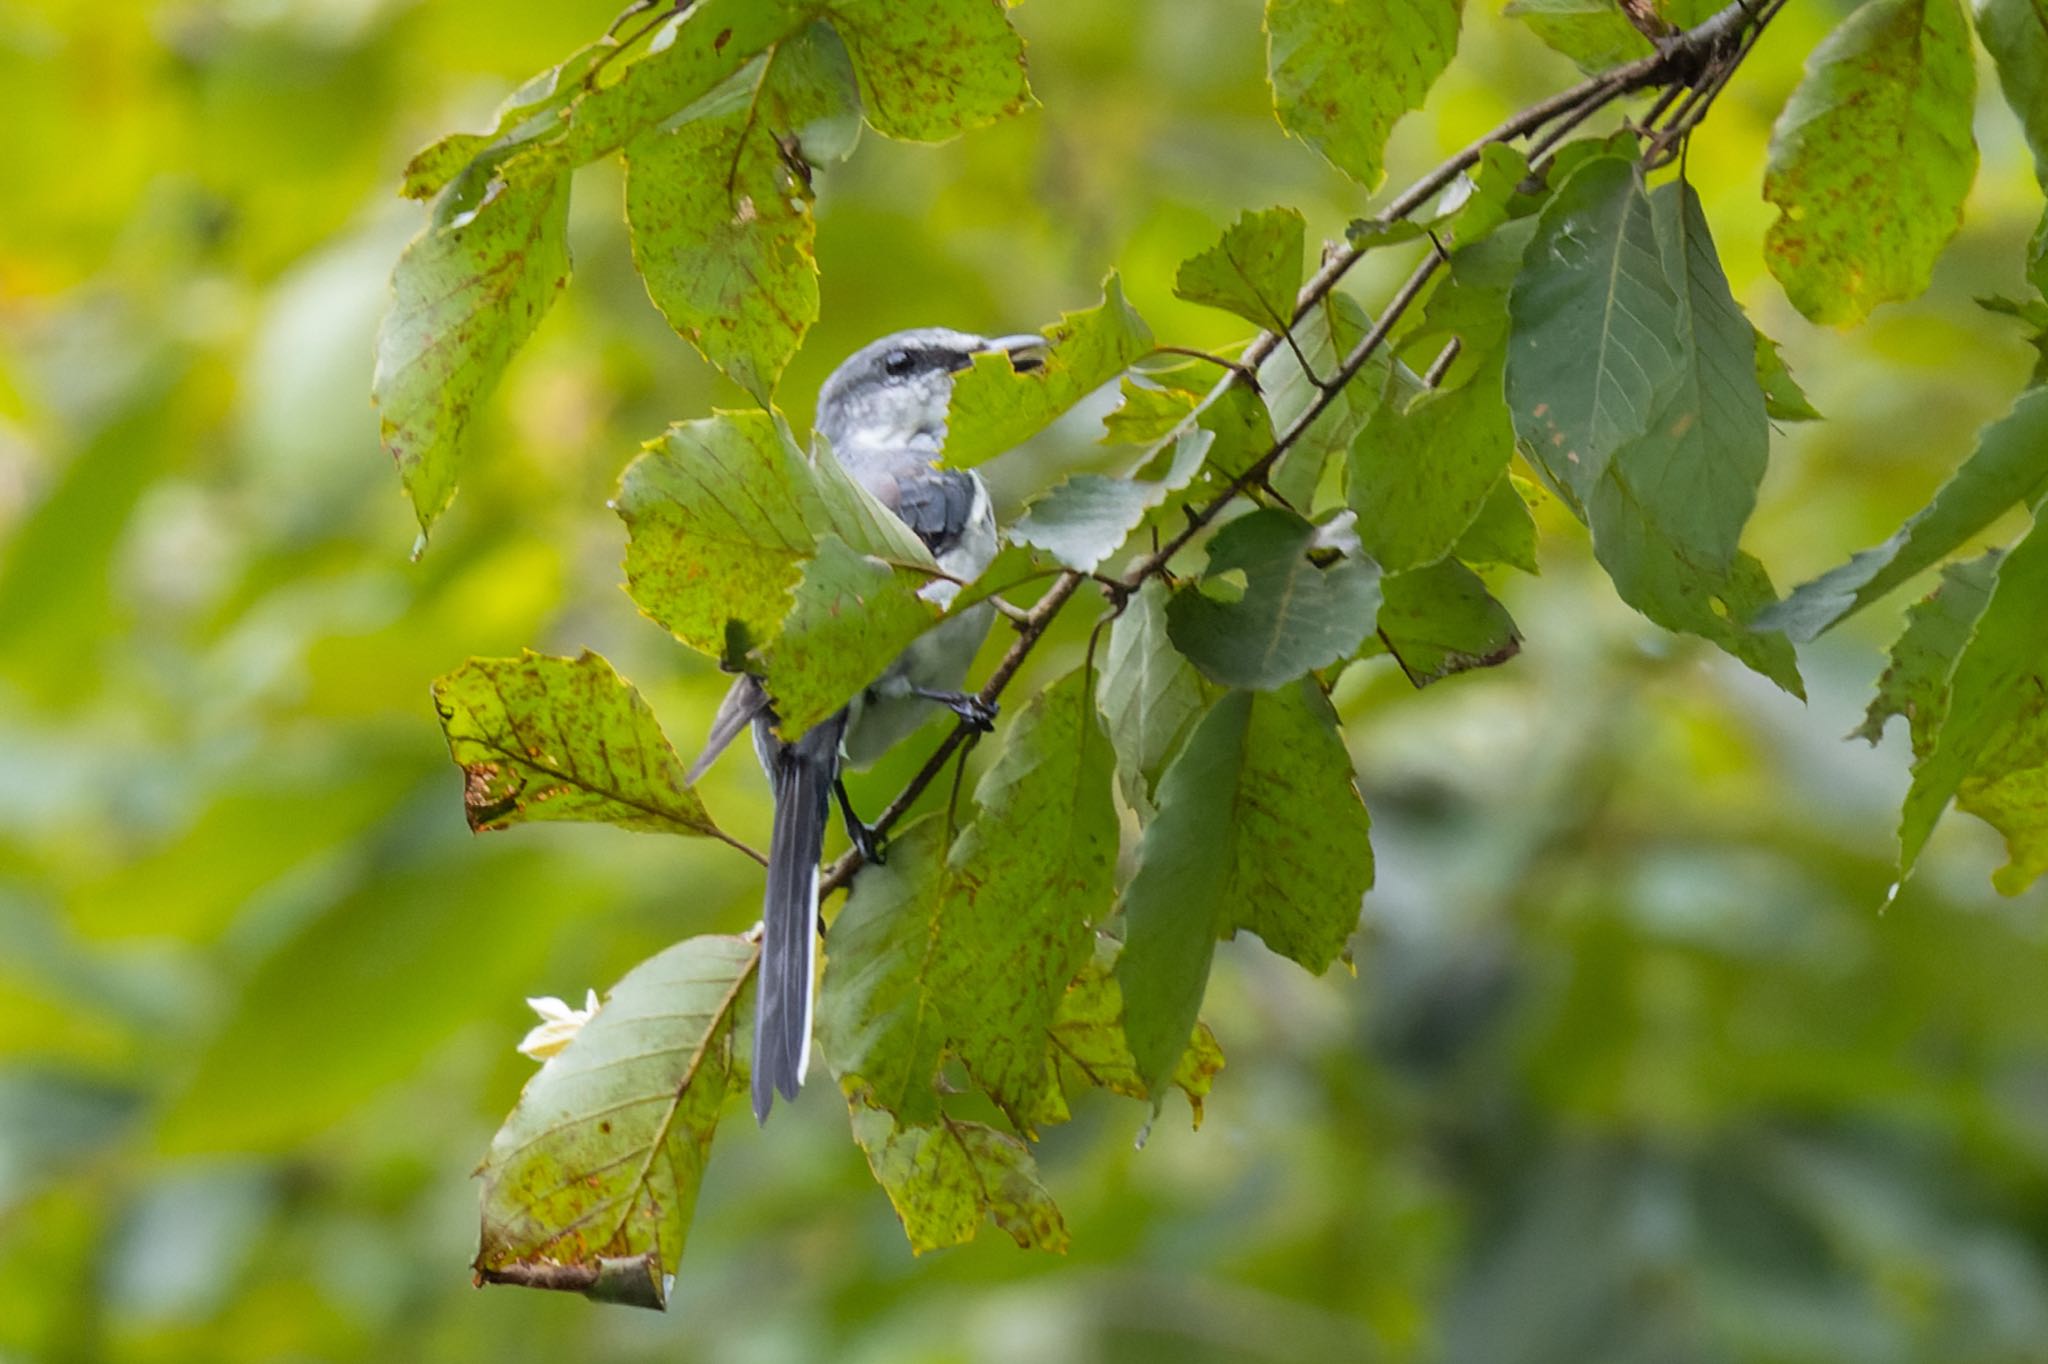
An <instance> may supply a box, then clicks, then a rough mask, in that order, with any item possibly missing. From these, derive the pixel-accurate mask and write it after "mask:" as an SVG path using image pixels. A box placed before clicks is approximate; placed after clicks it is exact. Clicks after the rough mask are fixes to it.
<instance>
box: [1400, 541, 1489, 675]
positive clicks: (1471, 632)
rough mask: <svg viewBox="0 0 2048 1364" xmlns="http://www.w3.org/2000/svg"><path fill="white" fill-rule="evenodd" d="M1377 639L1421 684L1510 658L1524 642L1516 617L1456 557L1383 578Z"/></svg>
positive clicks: (1406, 671) (1486, 666)
mask: <svg viewBox="0 0 2048 1364" xmlns="http://www.w3.org/2000/svg"><path fill="white" fill-rule="evenodd" d="M1380 591H1381V593H1382V595H1383V597H1384V600H1382V601H1381V603H1380V614H1379V640H1380V643H1381V644H1383V645H1384V646H1385V647H1386V650H1387V652H1388V653H1390V654H1392V655H1393V656H1394V660H1395V662H1397V663H1399V664H1400V665H1401V671H1402V672H1404V673H1406V674H1407V675H1408V680H1409V681H1410V682H1413V683H1414V684H1415V685H1416V686H1418V687H1426V686H1428V685H1429V684H1430V683H1432V682H1436V681H1440V680H1442V679H1443V678H1446V677H1449V676H1450V675H1451V674H1452V673H1461V672H1465V671H1468V670H1469V669H1472V668H1491V667H1495V666H1497V665H1499V664H1502V663H1505V662H1507V661H1508V660H1509V659H1511V658H1513V657H1514V656H1515V655H1516V654H1517V653H1519V652H1521V648H1522V633H1521V631H1520V630H1517V629H1516V628H1515V618H1514V617H1513V616H1510V615H1509V614H1508V609H1507V608H1506V607H1505V606H1502V605H1501V604H1500V603H1499V602H1498V601H1496V600H1494V597H1493V594H1492V593H1490V592H1488V591H1487V590H1486V584H1485V583H1483V582H1481V581H1480V580H1479V575H1478V574H1477V573H1474V572H1473V571H1472V570H1471V569H1469V568H1467V567H1465V566H1464V565H1463V564H1461V563H1459V562H1457V561H1456V560H1455V559H1446V560H1444V561H1443V562H1441V563H1437V564H1432V565H1430V566H1429V567H1427V568H1418V569H1416V570H1414V571H1413V572H1409V573H1390V574H1388V575H1387V576H1386V577H1384V578H1382V579H1380Z"/></svg>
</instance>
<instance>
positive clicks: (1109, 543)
mask: <svg viewBox="0 0 2048 1364" xmlns="http://www.w3.org/2000/svg"><path fill="white" fill-rule="evenodd" d="M1214 441H1215V433H1214V432H1212V431H1209V430H1206V429H1203V428H1201V427H1193V428H1191V429H1189V430H1188V431H1186V432H1185V433H1183V434H1182V435H1181V436H1180V437H1179V438H1178V439H1177V440H1175V441H1174V442H1173V443H1172V445H1171V446H1170V447H1169V448H1168V449H1167V450H1165V451H1163V452H1161V453H1162V455H1163V457H1164V458H1165V459H1166V461H1167V463H1166V468H1165V469H1164V470H1163V471H1162V472H1161V474H1160V476H1159V477H1158V478H1156V479H1153V478H1110V477H1106V476H1104V475H1102V474H1074V475H1071V476H1069V477H1067V478H1064V479H1062V480H1060V482H1059V483H1057V484H1055V485H1054V486H1053V487H1052V488H1051V489H1050V490H1049V491H1047V492H1046V493H1045V494H1044V495H1042V496H1040V497H1039V498H1037V499H1036V500H1034V501H1033V502H1032V504H1031V505H1030V507H1029V508H1027V509H1026V511H1025V513H1024V515H1023V516H1022V517H1020V518H1019V519H1018V521H1017V522H1016V524H1015V525H1013V526H1011V527H1010V538H1011V539H1013V540H1015V541H1018V542H1019V543H1021V544H1027V545H1036V546H1038V547H1039V548H1040V549H1043V550H1045V551H1046V552H1048V553H1049V554H1051V555H1052V556H1053V557H1054V558H1055V559H1058V560H1059V561H1060V563H1062V564H1064V565H1065V566H1066V567H1068V568H1071V569H1073V570H1075V571H1076V572H1079V573H1090V572H1093V571H1094V570H1095V568H1096V566H1097V565H1098V564H1100V563H1101V562H1102V561H1103V560H1104V559H1107V558H1108V557H1109V556H1110V555H1112V554H1114V553H1115V552H1116V551H1117V548H1118V547H1119V546H1120V545H1122V544H1123V543H1124V541H1125V540H1127V539H1128V538H1130V534H1131V532H1132V531H1134V530H1136V529H1137V528H1138V525H1139V523H1140V522H1141V521H1143V520H1144V519H1145V513H1147V512H1149V511H1151V510H1152V509H1153V508H1154V507H1158V506H1162V505H1164V504H1165V502H1166V500H1167V498H1169V497H1170V496H1172V495H1173V494H1174V493H1176V492H1178V491H1180V490H1181V489H1182V488H1185V487H1186V486H1187V485H1188V483H1189V482H1190V481H1192V480H1193V478H1194V476H1195V474H1196V473H1197V472H1199V471H1200V469H1201V467H1202V462H1203V460H1204V459H1206V458H1207V457H1208V453H1209V449H1210V446H1211V445H1212V444H1213V443H1214Z"/></svg>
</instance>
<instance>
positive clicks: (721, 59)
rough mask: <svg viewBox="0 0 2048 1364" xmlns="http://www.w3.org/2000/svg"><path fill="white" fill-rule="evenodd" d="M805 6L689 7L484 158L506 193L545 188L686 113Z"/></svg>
mask: <svg viewBox="0 0 2048 1364" xmlns="http://www.w3.org/2000/svg"><path fill="white" fill-rule="evenodd" d="M819 8H820V6H819V5H818V4H817V3H814V2H813V0H696V3H695V4H693V5H691V6H690V8H689V9H687V10H685V11H684V12H683V13H682V14H680V15H678V16H676V17H675V18H674V19H672V20H670V21H669V22H667V23H665V24H663V25H662V26H661V28H660V29H658V30H657V31H656V32H655V34H654V35H653V37H652V38H650V39H649V40H648V42H647V44H646V46H645V47H643V48H641V49H639V55H637V56H635V57H633V58H631V59H630V60H628V61H626V62H624V63H623V64H622V65H623V69H621V70H619V71H618V72H617V74H616V75H612V74H611V73H609V72H608V73H607V77H608V79H607V80H605V81H603V82H600V83H595V84H593V83H587V82H579V83H578V85H577V87H576V91H575V94H574V98H573V99H571V100H570V101H569V102H568V103H567V104H566V105H565V106H562V107H560V108H551V109H549V110H547V111H546V115H545V116H544V117H536V118H529V119H528V120H526V122H525V123H523V124H522V125H521V126H519V127H517V128H511V129H508V128H506V127H504V125H503V124H502V123H501V124H500V126H499V128H498V130H497V132H496V134H495V136H496V137H497V138H498V139H499V144H500V145H497V146H494V147H493V149H492V152H491V158H492V159H494V160H496V161H497V163H498V164H497V165H496V167H495V169H494V173H495V174H496V175H498V176H500V177H502V178H503V179H505V180H506V181H508V182H509V183H511V184H514V185H524V184H532V183H534V182H536V181H539V180H544V179H553V178H554V177H555V176H558V175H560V174H562V173H563V172H564V171H569V170H574V169H575V168H576V167H578V166H581V165H586V164H588V163H589V162H592V161H595V160H597V159H598V158H599V157H602V156H608V155H610V154H611V153H613V152H615V151H617V150H619V149H620V148H621V147H623V146H625V145H626V144H627V143H628V142H631V141H632V140H633V139H634V138H636V137H638V136H639V135H640V134H641V133H643V132H646V131H647V130H648V129H650V128H653V127H655V126H656V125H658V124H660V123H663V122H665V121H667V120H669V119H671V118H675V117H676V116H677V115H679V114H682V113H683V112H684V111H686V110H688V109H689V108H690V107H691V106H692V105H694V104H696V103H697V101H699V100H701V99H703V98H704V97H705V96H707V95H709V94H711V93H712V92H713V91H714V90H716V89H718V87H719V86H721V85H723V84H725V82H727V81H728V80H730V79H732V77H733V75H734V73H735V72H737V71H739V69H740V68H741V67H743V66H745V65H746V64H747V63H748V62H750V61H752V60H753V59H754V58H755V57H757V56H759V55H760V54H761V53H763V52H766V51H767V50H768V49H769V48H771V47H773V46H775V44H777V43H779V42H781V41H782V40H783V39H785V38H789V37H791V36H793V35H795V34H798V33H801V32H803V30H804V29H805V28H807V27H808V26H809V25H810V23H811V22H812V20H813V19H815V18H816V17H817V15H818V11H819Z"/></svg>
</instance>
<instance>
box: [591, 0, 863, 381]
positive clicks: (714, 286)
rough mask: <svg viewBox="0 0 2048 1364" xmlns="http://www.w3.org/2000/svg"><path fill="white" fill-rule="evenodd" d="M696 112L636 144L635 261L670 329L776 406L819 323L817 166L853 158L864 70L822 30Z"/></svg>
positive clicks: (631, 152) (630, 215)
mask: <svg viewBox="0 0 2048 1364" xmlns="http://www.w3.org/2000/svg"><path fill="white" fill-rule="evenodd" d="M693 115H694V116H693V117H691V118H690V119H688V120H687V121H685V122H680V123H676V122H670V123H664V124H662V125H659V126H657V127H655V128H651V129H649V130H648V131H647V132H645V133H643V134H641V135H640V136H639V137H638V138H636V139H634V140H633V141H632V142H631V143H629V144H628V145H627V147H626V164H627V176H626V217H627V220H628V222H629V224H630V226H631V228H632V234H633V259H634V261H635V263H637V264H638V265H639V267H640V275H641V278H642V279H643V280H645V281H646V284H647V292H648V294H649V295H650V296H651V297H652V298H653V299H654V302H655V305H656V306H657V307H659V308H660V309H661V311H662V313H663V314H664V315H665V316H666V317H667V318H668V320H669V324H670V325H671V326H673V327H674V328H675V329H676V330H677V331H678V332H680V333H681V334H682V335H683V336H684V337H685V338H686V339H687V340H688V341H689V342H690V343H691V344H692V345H694V346H696V347H697V349H698V350H700V351H702V352H703V354H704V358H705V359H707V360H709V361H710V362H711V363H712V364H714V365H717V366H718V367H719V368H720V369H722V370H724V371H725V372H726V373H727V374H729V375H730V376H732V378H733V380H734V382H736V383H738V384H739V385H740V387H742V388H744V389H746V390H747V391H748V392H749V393H751V394H753V395H754V397H755V398H757V399H759V400H760V401H761V403H762V404H764V405H765V404H766V403H767V402H768V399H769V395H770V394H771V393H773V391H774V389H775V382H776V380H777V379H778V378H779V377H780V376H781V374H782V369H783V366H784V365H786V364H788V363H789V358H790V356H792V355H794V354H795V353H796V349H797V347H798V346H799V345H800V344H801V343H802V341H803V337H804V333H805V332H806V331H808V330H809V329H810V326H811V323H813V322H815V321H816V320H817V317H818V278H817V276H818V267H817V262H816V260H815V258H814V257H813V254H812V242H813V240H814V238H815V236H816V233H817V229H816V225H815V223H814V222H813V221H812V217H811V208H810V204H811V182H810V176H811V167H812V166H813V165H814V164H816V163H817V162H818V161H820V160H824V159H826V158H838V157H843V156H844V155H845V154H846V153H847V152H848V151H850V150H852V146H853V141H854V137H855V135H856V134H857V133H858V132H859V129H860V100H859V96H858V94H857V93H856V91H855V89H854V83H853V68H852V66H851V64H850V63H849V62H848V60H847V56H846V50H845V48H843V47H842V46H840V43H839V39H838V38H837V37H836V36H834V34H833V33H832V30H831V29H829V28H827V27H825V26H824V25H822V24H818V25H814V26H812V27H811V28H810V29H809V30H807V31H806V32H804V33H801V34H798V35H797V36H796V37H793V38H790V39H787V40H785V41H783V42H782V43H780V44H778V45H777V46H776V47H775V48H774V49H773V50H771V51H770V52H768V53H766V54H765V55H763V56H761V57H757V58H756V59H755V60H754V61H753V62H752V63H750V64H749V65H748V66H747V67H745V68H743V69H742V70H741V71H740V73H739V74H738V75H737V76H735V77H734V78H733V79H732V80H731V81H729V82H728V83H727V84H726V85H724V86H723V87H721V88H720V90H719V92H718V94H716V95H715V96H713V97H712V98H711V99H709V100H706V101H704V102H703V103H702V104H700V105H699V106H697V107H696V109H695V110H694V111H693Z"/></svg>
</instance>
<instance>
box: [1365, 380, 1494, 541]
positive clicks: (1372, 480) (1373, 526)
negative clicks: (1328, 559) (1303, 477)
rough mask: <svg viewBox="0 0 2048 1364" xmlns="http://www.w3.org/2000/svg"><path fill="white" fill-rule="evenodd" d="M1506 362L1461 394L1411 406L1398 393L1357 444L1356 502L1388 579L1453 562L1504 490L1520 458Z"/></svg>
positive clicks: (1424, 398)
mask: <svg viewBox="0 0 2048 1364" xmlns="http://www.w3.org/2000/svg"><path fill="white" fill-rule="evenodd" d="M1501 360H1502V357H1501V355H1500V354H1499V353H1498V352H1496V353H1495V354H1494V355H1493V357H1492V358H1491V361H1490V363H1489V364H1488V365H1487V366H1486V368H1485V369H1483V370H1482V371H1481V372H1480V373H1478V374H1476V375H1474V376H1473V378H1472V379H1471V381H1470V382H1468V383H1466V384H1465V385H1464V386H1463V387H1460V388H1454V389H1450V390H1448V391H1445V390H1435V391H1429V392H1425V393H1423V394H1421V395H1420V396H1418V397H1417V398H1415V399H1414V400H1413V401H1412V402H1407V403H1404V402H1403V401H1402V400H1401V399H1400V398H1399V397H1396V396H1394V395H1392V394H1389V395H1388V397H1387V398H1386V400H1385V401H1383V402H1382V403H1381V404H1380V406H1379V408H1378V409H1377V410H1375V411H1374V413H1373V415H1372V418H1371V420H1370V421H1368V422H1367V423H1366V426H1365V429H1364V430H1363V431H1360V432H1359V433H1358V438H1357V439H1356V440H1354V441H1353V442H1352V443H1351V455H1350V463H1349V469H1348V472H1347V483H1346V487H1347V496H1348V499H1349V501H1350V503H1351V508H1352V510H1353V511H1356V512H1357V513H1358V538H1359V540H1360V541H1361V542H1363V544H1364V546H1365V552H1366V553H1368V554H1370V555H1371V556H1372V557H1373V558H1374V559H1375V560H1376V561H1378V563H1379V565H1380V567H1381V569H1383V570H1384V571H1386V572H1388V573H1398V572H1401V571H1402V570H1404V569H1409V568H1418V567H1421V566H1423V565H1425V564H1433V563H1435V562H1437V561H1438V560H1440V559H1442V558H1444V557H1445V556H1446V555H1448V554H1450V553H1451V552H1452V551H1453V550H1454V549H1455V548H1456V547H1457V544H1458V541H1459V539H1460V537H1462V536H1463V535H1464V534H1465V532H1466V530H1467V529H1468V528H1469V527H1470V526H1471V525H1472V522H1473V520H1474V519H1475V518H1476V517H1477V516H1478V515H1479V512H1480V509H1481V508H1482V507H1484V506H1485V505H1486V500H1487V498H1488V497H1489V496H1490V495H1491V494H1492V492H1493V490H1494V488H1495V487H1497V486H1498V485H1499V484H1500V482H1501V479H1502V476H1503V475H1504V474H1505V473H1506V471H1507V467H1508V461H1509V460H1510V459H1512V458H1513V457H1514V453H1515V429H1514V423H1513V421H1512V420H1511V419H1510V418H1509V416H1508V409H1507V404H1506V403H1505V402H1504V401H1503V400H1502V397H1501Z"/></svg>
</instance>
